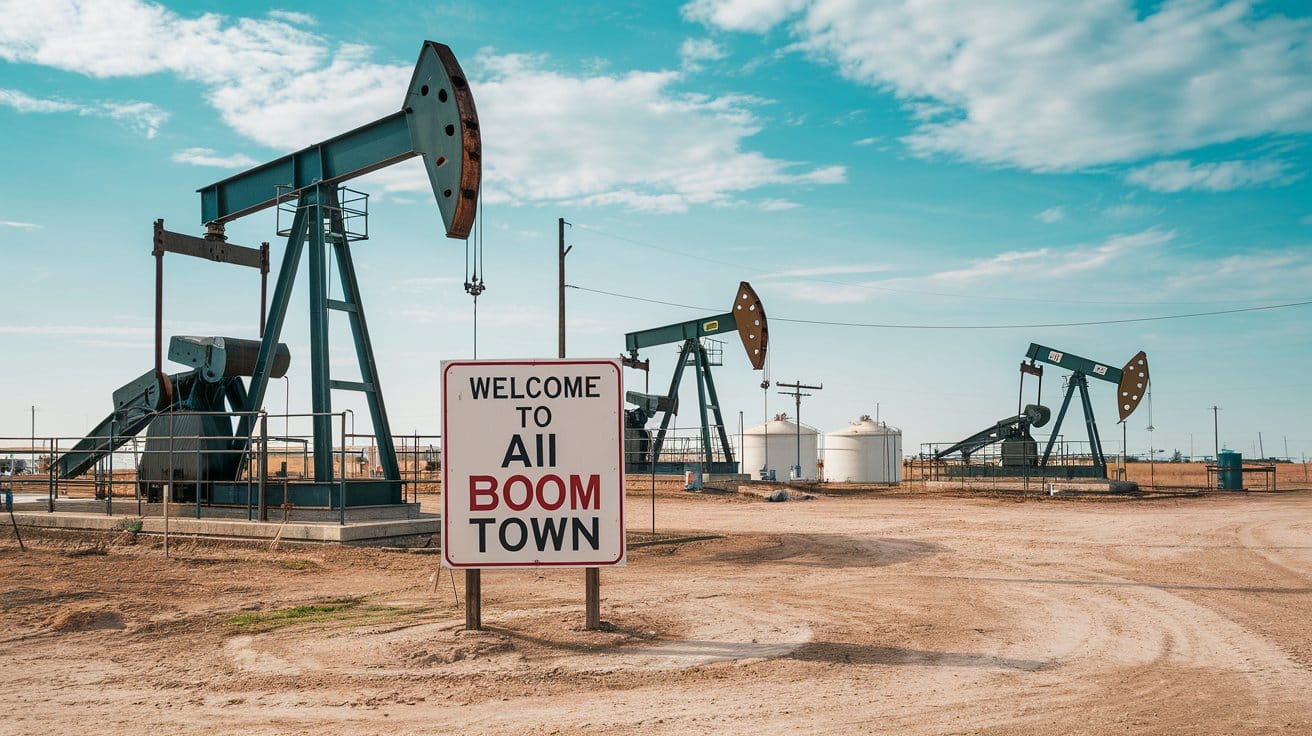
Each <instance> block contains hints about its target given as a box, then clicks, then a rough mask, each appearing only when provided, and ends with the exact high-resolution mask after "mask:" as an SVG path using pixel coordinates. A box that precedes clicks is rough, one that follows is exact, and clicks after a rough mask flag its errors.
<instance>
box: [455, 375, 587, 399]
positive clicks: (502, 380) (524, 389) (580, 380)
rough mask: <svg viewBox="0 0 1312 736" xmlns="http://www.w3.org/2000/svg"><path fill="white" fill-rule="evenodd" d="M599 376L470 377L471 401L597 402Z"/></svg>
mask: <svg viewBox="0 0 1312 736" xmlns="http://www.w3.org/2000/svg"><path fill="white" fill-rule="evenodd" d="M600 384H601V376H563V377H562V376H547V377H546V378H543V377H541V376H529V377H528V378H525V379H524V380H523V383H520V379H519V378H518V377H516V376H470V377H469V392H470V394H471V395H472V396H473V397H474V398H475V399H526V398H527V399H541V398H547V399H600V398H601V386H600Z"/></svg>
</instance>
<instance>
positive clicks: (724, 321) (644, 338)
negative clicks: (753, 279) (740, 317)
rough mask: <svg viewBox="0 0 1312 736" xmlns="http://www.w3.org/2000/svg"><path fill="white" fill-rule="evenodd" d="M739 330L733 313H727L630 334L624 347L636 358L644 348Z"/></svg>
mask: <svg viewBox="0 0 1312 736" xmlns="http://www.w3.org/2000/svg"><path fill="white" fill-rule="evenodd" d="M737 329H738V325H737V324H735V323H734V320H733V312H725V313H724V314H719V315H716V316H714V317H707V318H705V319H694V320H689V321H687V322H680V323H678V324H673V325H665V326H664V327H654V328H652V329H650V330H639V331H638V332H630V333H628V334H626V335H625V336H624V347H625V349H626V350H628V351H629V354H630V355H634V356H636V355H637V354H638V351H639V350H641V349H642V348H648V347H652V346H654V345H669V344H671V343H676V342H681V341H683V340H689V339H694V340H695V339H697V338H699V337H707V336H709V335H718V334H720V333H721V332H728V331H730V330H737Z"/></svg>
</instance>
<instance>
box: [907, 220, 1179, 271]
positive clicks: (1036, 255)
mask: <svg viewBox="0 0 1312 736" xmlns="http://www.w3.org/2000/svg"><path fill="white" fill-rule="evenodd" d="M1174 239H1175V232H1174V231H1173V230H1162V229H1159V228H1152V229H1149V230H1144V231H1143V232H1139V233H1132V234H1130V235H1115V236H1112V237H1110V238H1108V239H1107V240H1105V241H1103V242H1101V243H1098V244H1096V245H1084V246H1075V247H1070V248H1039V249H1036V250H1028V251H1009V252H1006V253H999V254H998V255H996V256H992V257H990V258H982V259H978V260H975V261H972V262H971V263H970V264H969V265H967V266H964V267H961V268H954V269H948V270H946V271H939V272H937V273H934V274H931V275H930V276H929V277H928V278H929V280H930V281H937V282H940V283H958V284H960V283H965V282H971V281H978V280H981V279H997V278H1002V277H1011V278H1014V277H1017V276H1026V277H1034V278H1044V279H1054V278H1061V277H1065V276H1071V275H1074V274H1081V273H1084V272H1087V271H1094V270H1097V269H1100V268H1102V267H1104V266H1107V265H1109V264H1111V263H1112V262H1113V261H1116V260H1119V259H1122V258H1124V257H1131V258H1133V257H1137V256H1139V255H1141V254H1142V252H1143V251H1144V250H1146V249H1150V248H1154V247H1157V246H1161V245H1165V244H1167V243H1170V242H1171V241H1172V240H1174Z"/></svg>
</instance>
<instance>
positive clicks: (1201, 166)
mask: <svg viewBox="0 0 1312 736" xmlns="http://www.w3.org/2000/svg"><path fill="white" fill-rule="evenodd" d="M1290 168H1291V167H1290V166H1289V164H1287V163H1286V162H1284V161H1277V160H1273V159H1266V160H1261V161H1217V162H1210V163H1198V164H1195V163H1193V162H1192V161H1158V162H1157V163H1154V164H1150V165H1148V166H1141V167H1139V168H1136V169H1132V170H1130V172H1129V173H1128V174H1126V176H1125V181H1127V182H1128V183H1130V184H1136V185H1138V186H1141V187H1146V188H1148V189H1151V190H1153V191H1156V192H1180V191H1184V190H1186V189H1197V190H1202V191H1207V192H1228V191H1230V190H1232V189H1242V188H1245V187H1254V186H1259V185H1262V184H1287V183H1289V182H1291V181H1293V180H1295V179H1298V178H1300V177H1302V176H1303V174H1302V173H1301V172H1300V173H1292V172H1291V171H1290Z"/></svg>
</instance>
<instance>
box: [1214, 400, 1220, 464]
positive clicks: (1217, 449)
mask: <svg viewBox="0 0 1312 736" xmlns="http://www.w3.org/2000/svg"><path fill="white" fill-rule="evenodd" d="M1218 411H1221V407H1219V406H1215V405H1214V406H1212V448H1213V449H1212V462H1214V463H1220V462H1221V432H1220V430H1219V429H1218V427H1219V426H1220V425H1219V424H1217V418H1216V413H1217V412H1218Z"/></svg>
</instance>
